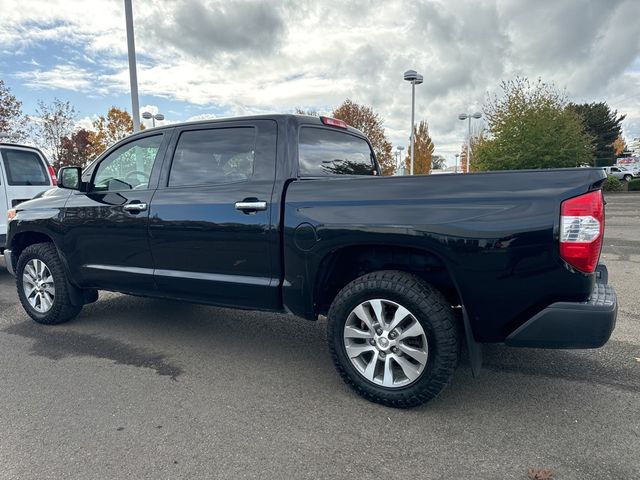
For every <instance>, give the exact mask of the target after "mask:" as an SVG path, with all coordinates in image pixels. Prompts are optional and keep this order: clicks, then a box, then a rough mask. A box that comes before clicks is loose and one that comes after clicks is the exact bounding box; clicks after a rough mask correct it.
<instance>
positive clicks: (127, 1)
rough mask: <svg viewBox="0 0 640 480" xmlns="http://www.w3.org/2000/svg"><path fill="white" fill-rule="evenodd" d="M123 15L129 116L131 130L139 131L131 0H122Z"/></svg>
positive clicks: (138, 104)
mask: <svg viewBox="0 0 640 480" xmlns="http://www.w3.org/2000/svg"><path fill="white" fill-rule="evenodd" d="M124 17H125V22H126V24H127V51H128V52H129V81H130V83H131V116H132V118H133V131H134V132H139V131H140V103H139V102H138V73H137V71H136V43H135V40H134V37H133V7H132V6H131V0H124Z"/></svg>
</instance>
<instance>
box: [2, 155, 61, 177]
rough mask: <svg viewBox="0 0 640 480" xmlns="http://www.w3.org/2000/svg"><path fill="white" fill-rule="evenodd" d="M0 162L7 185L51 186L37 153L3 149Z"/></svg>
mask: <svg viewBox="0 0 640 480" xmlns="http://www.w3.org/2000/svg"><path fill="white" fill-rule="evenodd" d="M2 161H3V163H4V170H5V174H6V176H7V184H9V185H13V186H32V185H51V180H50V179H49V175H48V172H47V169H46V167H45V165H44V160H43V159H42V158H41V157H40V155H38V153H37V152H34V151H30V150H13V149H3V150H2Z"/></svg>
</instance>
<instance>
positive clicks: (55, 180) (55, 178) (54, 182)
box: [47, 165, 58, 187]
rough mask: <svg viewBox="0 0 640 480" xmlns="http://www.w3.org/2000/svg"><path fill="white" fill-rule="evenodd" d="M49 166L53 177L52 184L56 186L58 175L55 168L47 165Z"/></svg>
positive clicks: (50, 174)
mask: <svg viewBox="0 0 640 480" xmlns="http://www.w3.org/2000/svg"><path fill="white" fill-rule="evenodd" d="M47 166H48V167H49V176H50V177H51V184H52V185H53V186H54V187H55V186H56V185H58V177H56V171H55V170H54V169H53V167H52V166H51V165H47Z"/></svg>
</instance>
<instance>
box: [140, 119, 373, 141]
mask: <svg viewBox="0 0 640 480" xmlns="http://www.w3.org/2000/svg"><path fill="white" fill-rule="evenodd" d="M324 116H325V115H323V117H324ZM243 120H275V121H282V122H284V121H289V122H293V123H296V124H298V125H303V124H304V125H321V126H327V125H325V124H324V123H322V120H321V117H316V116H312V115H299V114H293V113H274V114H262V115H244V116H238V117H221V118H212V119H208V120H196V121H193V122H178V123H171V124H168V125H162V126H158V127H152V128H145V129H144V130H143V131H144V132H148V131H151V130H153V131H159V130H166V129H169V128H175V127H183V126H192V125H209V124H212V123H223V122H235V121H243ZM333 128H336V127H333ZM346 131H347V132H349V133H353V134H356V135H360V136H362V137H366V135H365V134H364V133H362V131H360V130H358V129H357V128H354V127H352V126H348V127H347V129H346ZM139 133H141V132H137V133H135V135H137V134H139Z"/></svg>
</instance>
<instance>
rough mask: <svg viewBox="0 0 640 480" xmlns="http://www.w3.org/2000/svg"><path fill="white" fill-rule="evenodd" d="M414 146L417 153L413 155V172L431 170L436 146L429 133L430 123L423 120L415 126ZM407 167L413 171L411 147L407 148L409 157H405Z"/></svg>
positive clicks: (427, 171) (417, 173)
mask: <svg viewBox="0 0 640 480" xmlns="http://www.w3.org/2000/svg"><path fill="white" fill-rule="evenodd" d="M414 134H415V139H414V148H415V151H416V153H415V154H414V156H413V173H414V174H415V175H425V174H427V173H429V172H431V161H432V159H433V150H434V149H435V146H434V145H433V141H432V140H431V136H430V135H429V125H427V122H426V121H425V120H422V121H421V122H420V123H419V124H418V127H417V128H416V127H414ZM405 164H406V169H405V171H406V172H407V173H409V172H410V171H411V147H409V148H408V149H407V157H406V159H405Z"/></svg>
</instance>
